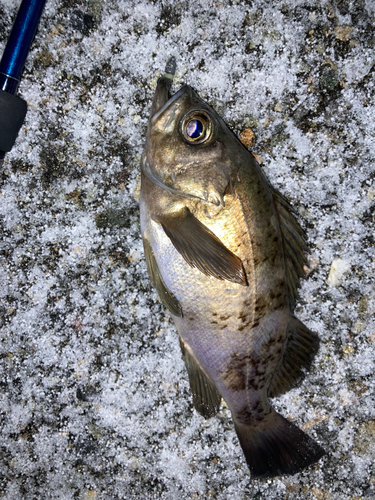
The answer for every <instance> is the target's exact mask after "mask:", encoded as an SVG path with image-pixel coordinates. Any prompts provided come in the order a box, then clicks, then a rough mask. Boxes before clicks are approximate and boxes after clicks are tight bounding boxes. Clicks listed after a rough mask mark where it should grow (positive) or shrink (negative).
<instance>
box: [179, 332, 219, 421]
mask: <svg viewBox="0 0 375 500" xmlns="http://www.w3.org/2000/svg"><path fill="white" fill-rule="evenodd" d="M180 346H181V351H182V357H183V358H184V361H185V364H186V368H187V372H188V375H189V383H190V389H191V392H192V394H193V405H194V408H195V409H196V410H197V412H198V413H200V414H201V415H202V416H203V417H205V418H209V417H212V416H213V415H215V414H216V413H217V412H218V410H219V406H220V401H221V396H220V394H219V393H218V391H217V389H216V387H215V385H214V383H213V382H212V381H211V380H210V379H209V378H208V376H207V375H206V374H205V373H204V371H203V369H202V368H201V366H200V364H199V363H198V361H197V360H196V358H195V356H194V354H193V353H192V352H191V350H190V349H189V347H188V346H187V345H186V344H185V343H184V341H183V340H182V339H181V337H180Z"/></svg>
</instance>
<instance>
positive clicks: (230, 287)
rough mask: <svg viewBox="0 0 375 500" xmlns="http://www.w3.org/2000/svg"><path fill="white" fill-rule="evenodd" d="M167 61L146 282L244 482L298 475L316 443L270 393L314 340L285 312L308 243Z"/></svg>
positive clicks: (143, 210)
mask: <svg viewBox="0 0 375 500" xmlns="http://www.w3.org/2000/svg"><path fill="white" fill-rule="evenodd" d="M175 70H176V61H175V58H171V59H170V60H169V61H168V62H167V66H166V69H165V74H164V75H163V76H161V77H160V78H159V79H158V82H157V86H156V90H155V94H154V97H153V101H152V105H151V112H150V118H149V122H148V129H147V135H146V141H145V148H144V151H143V154H142V158H141V190H140V225H141V234H142V239H143V246H144V253H145V260H146V265H147V270H148V274H149V277H150V280H151V283H152V284H153V285H154V286H155V288H156V290H157V292H158V295H159V297H160V300H161V302H162V303H163V304H164V306H165V307H166V308H167V309H168V310H169V311H170V313H171V316H172V318H173V321H174V323H175V325H176V328H177V330H178V333H179V341H180V346H181V351H182V356H183V359H184V361H185V364H186V368H187V374H188V378H189V384H190V388H191V392H192V399H193V406H194V407H195V409H196V410H197V411H198V412H199V413H200V414H201V415H202V416H204V417H205V418H211V417H213V416H214V415H215V414H216V413H217V412H218V411H219V409H220V404H221V401H222V399H223V400H224V401H225V403H226V405H227V407H228V408H229V410H230V412H231V415H232V419H233V423H234V428H235V431H236V433H237V436H238V440H239V443H240V445H241V447H242V450H243V453H244V455H245V458H246V462H247V465H248V468H249V470H250V474H251V477H253V478H271V477H275V476H279V475H286V474H295V473H297V472H299V471H301V470H302V469H304V468H305V467H308V466H309V465H311V464H314V463H315V462H317V461H318V460H319V459H320V458H321V457H322V456H323V455H324V454H325V451H324V449H323V448H322V447H321V446H320V444H318V443H317V442H316V441H315V440H314V439H312V438H311V437H310V436H309V435H308V434H306V433H305V432H303V431H302V430H301V429H300V428H299V427H297V426H296V425H295V424H293V423H292V422H290V421H289V420H287V419H286V418H285V417H283V416H282V415H281V414H280V413H277V412H276V411H275V410H274V409H273V407H272V405H271V403H270V398H273V397H276V396H279V395H281V394H283V393H285V392H286V391H288V390H289V389H291V388H292V387H294V386H295V385H296V384H298V383H299V382H300V381H301V380H302V378H303V377H304V375H305V373H306V371H307V370H308V369H309V368H310V365H311V363H312V360H313V358H314V356H315V354H316V352H317V351H318V347H319V338H318V336H317V334H316V333H314V332H312V331H310V329H309V328H307V326H305V325H304V324H303V323H302V322H301V321H300V320H299V319H297V317H296V316H295V315H294V314H293V310H294V307H295V301H296V293H297V289H298V286H299V281H300V278H301V277H303V276H304V274H305V272H304V266H305V264H306V252H307V244H306V239H305V235H304V231H303V230H302V228H301V226H300V225H299V223H298V222H297V219H296V217H295V215H294V214H295V212H294V211H293V209H292V207H291V206H290V204H289V203H288V201H287V200H286V199H285V198H284V197H283V196H282V195H281V194H280V193H279V192H278V191H277V190H275V189H274V188H273V187H272V186H271V185H270V183H269V181H268V180H267V178H266V177H265V175H264V173H263V172H262V169H261V167H260V166H259V164H258V163H257V161H256V159H255V158H254V156H253V155H252V154H251V153H250V152H249V151H248V150H247V149H246V148H245V147H244V146H243V145H242V144H241V142H240V141H239V140H238V138H237V137H236V136H235V134H234V133H233V132H231V130H230V129H229V128H228V127H227V125H226V124H225V123H224V121H223V120H222V119H221V118H220V116H219V115H218V114H217V113H216V112H215V111H214V109H212V108H211V107H210V106H209V105H208V104H207V103H206V102H205V101H204V100H202V99H201V98H200V97H199V95H198V93H197V92H196V91H195V90H194V89H193V88H192V87H191V86H189V85H183V86H182V87H181V88H180V89H179V90H178V91H177V92H176V93H175V94H173V95H171V87H172V83H173V78H174V74H175Z"/></svg>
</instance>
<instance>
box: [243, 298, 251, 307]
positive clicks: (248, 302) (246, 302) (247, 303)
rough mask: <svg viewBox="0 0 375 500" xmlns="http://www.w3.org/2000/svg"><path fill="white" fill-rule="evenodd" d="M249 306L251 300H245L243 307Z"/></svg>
mask: <svg viewBox="0 0 375 500" xmlns="http://www.w3.org/2000/svg"><path fill="white" fill-rule="evenodd" d="M250 304H251V300H249V299H246V300H244V301H243V305H244V306H249V305H250Z"/></svg>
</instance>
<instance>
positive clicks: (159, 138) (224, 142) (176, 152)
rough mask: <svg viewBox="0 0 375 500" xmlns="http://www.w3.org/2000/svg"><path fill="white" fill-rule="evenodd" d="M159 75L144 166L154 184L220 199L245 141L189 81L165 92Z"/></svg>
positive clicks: (216, 201) (167, 82) (220, 201)
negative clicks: (172, 92) (170, 91)
mask: <svg viewBox="0 0 375 500" xmlns="http://www.w3.org/2000/svg"><path fill="white" fill-rule="evenodd" d="M170 86H171V80H169V79H168V78H166V77H161V78H160V79H159V81H158V85H157V88H156V91H155V96H154V100H153V104H152V109H151V116H150V119H149V125H148V132H147V140H146V147H145V153H144V155H143V160H142V171H143V173H144V174H145V175H146V177H147V178H148V179H149V180H150V181H151V182H153V183H154V184H157V185H159V186H160V187H163V188H164V189H166V190H167V191H170V192H173V193H174V194H179V195H182V196H187V197H193V198H199V199H201V200H204V201H206V202H208V203H213V204H214V205H223V204H224V195H225V193H226V191H227V190H228V189H230V185H231V178H232V177H233V175H234V174H235V172H236V164H238V163H239V158H238V161H236V158H237V157H238V156H239V154H238V153H240V155H241V151H242V149H244V148H243V146H242V145H241V143H240V142H239V141H238V139H237V138H236V137H235V136H234V134H233V133H232V132H231V131H230V130H229V129H228V128H227V126H226V125H225V123H224V122H223V121H222V119H221V118H220V117H219V115H218V114H217V113H216V112H215V111H214V110H213V109H212V108H211V107H210V106H209V105H208V104H207V103H206V102H205V101H203V100H202V99H201V98H200V97H199V96H198V94H197V93H196V91H195V90H194V89H193V88H192V87H190V86H189V85H184V86H183V87H182V88H181V89H180V90H179V91H178V92H176V93H175V94H174V95H173V96H171V97H170V96H169V88H170Z"/></svg>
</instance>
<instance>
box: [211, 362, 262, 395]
mask: <svg viewBox="0 0 375 500" xmlns="http://www.w3.org/2000/svg"><path fill="white" fill-rule="evenodd" d="M221 377H222V379H223V381H224V382H225V384H226V385H227V387H228V389H230V390H232V391H236V392H240V391H245V390H248V389H253V390H258V389H259V388H262V387H264V382H265V378H266V367H265V365H264V364H263V362H261V360H260V359H259V358H258V357H256V356H252V355H248V356H243V357H240V356H238V355H237V354H232V355H231V358H230V361H229V363H228V364H227V367H226V369H225V370H223V371H222V372H221Z"/></svg>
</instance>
